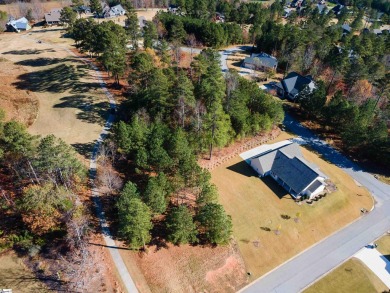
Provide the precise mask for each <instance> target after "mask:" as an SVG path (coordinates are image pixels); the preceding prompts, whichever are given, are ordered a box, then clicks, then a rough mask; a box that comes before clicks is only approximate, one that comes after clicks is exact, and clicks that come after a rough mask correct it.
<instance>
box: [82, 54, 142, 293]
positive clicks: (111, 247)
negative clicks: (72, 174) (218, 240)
mask: <svg viewBox="0 0 390 293" xmlns="http://www.w3.org/2000/svg"><path fill="white" fill-rule="evenodd" d="M82 59H83V58H82ZM84 61H86V62H88V63H89V65H90V66H91V67H92V69H93V70H95V73H96V75H97V77H98V81H99V84H100V87H101V88H102V89H103V91H104V92H105V94H106V96H107V98H108V100H109V103H110V109H112V110H115V109H116V103H115V99H114V97H113V96H112V94H111V93H110V92H109V91H108V89H107V87H106V84H105V82H104V81H103V79H102V76H101V72H100V71H99V69H98V68H97V67H96V66H95V65H94V64H92V63H91V62H89V61H88V60H85V59H84ZM114 118H115V116H114V115H112V114H110V116H109V117H108V119H107V121H106V123H105V125H104V128H103V130H102V132H101V134H100V136H99V138H98V139H97V141H96V143H95V146H94V148H93V151H92V156H91V161H90V164H89V174H90V179H91V183H92V190H91V192H92V199H93V201H94V203H95V206H96V214H97V216H98V218H99V222H100V226H101V228H102V232H103V238H104V242H105V243H106V246H107V249H108V251H109V252H110V254H111V257H112V259H113V261H114V264H115V267H116V269H117V271H118V273H119V276H120V277H121V279H122V283H123V285H124V286H125V288H126V290H127V292H129V293H133V292H134V293H136V292H138V289H137V287H136V285H135V283H134V281H133V279H132V278H131V276H130V274H129V271H128V270H127V267H126V265H125V263H124V262H123V259H122V256H121V255H120V253H119V250H118V247H117V246H116V244H115V241H114V239H113V238H112V235H111V233H110V230H109V226H108V224H107V222H106V219H105V215H104V211H103V208H102V203H101V201H100V198H99V192H98V191H97V189H96V186H95V177H96V167H97V162H96V157H97V153H98V150H99V147H100V145H101V143H102V142H103V141H104V139H105V137H106V136H107V134H108V132H109V130H110V128H111V126H112V123H113V121H114Z"/></svg>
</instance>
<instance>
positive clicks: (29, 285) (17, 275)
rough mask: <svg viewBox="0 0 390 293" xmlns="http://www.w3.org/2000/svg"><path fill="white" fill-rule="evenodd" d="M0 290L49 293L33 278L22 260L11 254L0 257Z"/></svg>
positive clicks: (22, 292)
mask: <svg viewBox="0 0 390 293" xmlns="http://www.w3.org/2000/svg"><path fill="white" fill-rule="evenodd" d="M0 264H1V265H0V288H3V289H5V288H8V289H12V290H13V292H21V293H29V292H42V293H45V292H49V290H48V289H47V288H46V286H45V285H44V284H43V283H42V282H40V281H39V280H38V279H37V278H35V276H34V274H33V273H32V272H31V271H30V270H29V269H28V268H27V267H26V266H25V265H24V263H23V260H22V259H21V258H19V257H17V256H16V255H15V254H14V253H13V252H10V253H7V254H4V255H3V256H1V257H0Z"/></svg>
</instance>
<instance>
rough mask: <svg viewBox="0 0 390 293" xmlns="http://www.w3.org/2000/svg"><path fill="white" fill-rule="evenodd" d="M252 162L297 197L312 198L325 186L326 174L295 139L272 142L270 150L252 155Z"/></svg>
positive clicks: (256, 168) (258, 170)
mask: <svg viewBox="0 0 390 293" xmlns="http://www.w3.org/2000/svg"><path fill="white" fill-rule="evenodd" d="M249 162H250V165H251V167H252V168H253V169H254V170H255V171H256V172H257V173H258V174H259V177H264V176H268V175H269V176H271V177H272V178H273V179H274V180H275V181H276V182H277V183H278V184H279V185H281V186H282V187H283V188H284V189H285V190H287V191H288V192H289V193H290V194H291V196H292V197H293V198H295V199H300V198H310V199H312V198H313V197H315V196H317V195H319V194H320V193H322V192H323V191H324V189H325V186H326V183H325V179H327V177H326V176H325V175H324V174H323V173H321V172H320V171H319V168H318V167H317V166H315V165H314V164H311V163H309V162H308V161H306V160H305V159H304V158H303V156H302V153H301V150H300V148H299V145H298V144H296V143H293V142H289V143H287V144H285V145H282V146H281V145H280V143H279V144H273V145H269V147H268V150H267V151H265V152H262V153H260V154H258V155H256V156H254V157H252V158H250V160H249Z"/></svg>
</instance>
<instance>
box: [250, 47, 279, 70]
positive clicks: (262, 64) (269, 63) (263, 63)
mask: <svg viewBox="0 0 390 293" xmlns="http://www.w3.org/2000/svg"><path fill="white" fill-rule="evenodd" d="M244 67H245V68H249V69H254V70H261V71H265V70H269V69H271V70H276V68H277V67H278V60H277V59H276V58H275V57H274V56H271V55H268V54H266V53H263V52H262V53H259V54H255V53H253V54H252V55H251V57H246V58H245V59H244Z"/></svg>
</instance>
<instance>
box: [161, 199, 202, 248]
mask: <svg viewBox="0 0 390 293" xmlns="http://www.w3.org/2000/svg"><path fill="white" fill-rule="evenodd" d="M166 226H167V230H168V237H167V239H168V241H170V242H172V243H174V244H186V243H194V242H196V240H197V239H196V234H197V230H196V226H195V223H194V221H193V219H192V216H191V213H190V211H189V210H188V208H187V207H186V206H184V205H181V206H178V207H174V208H172V209H171V210H170V212H169V214H168V216H167V220H166Z"/></svg>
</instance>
